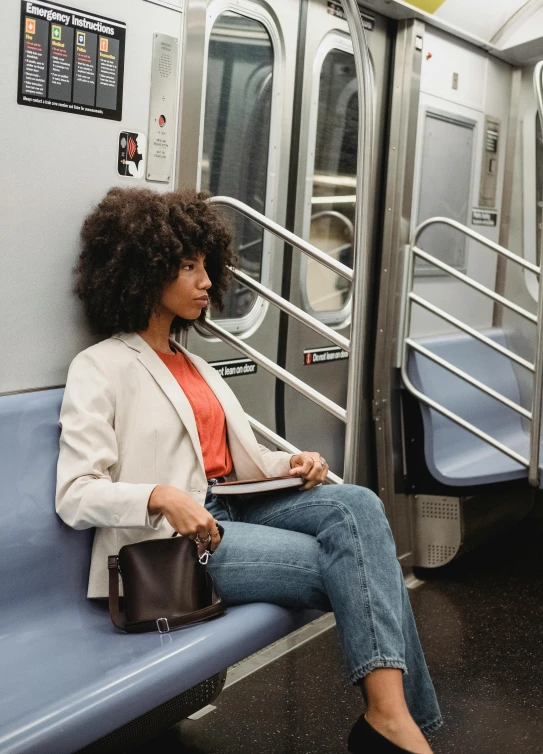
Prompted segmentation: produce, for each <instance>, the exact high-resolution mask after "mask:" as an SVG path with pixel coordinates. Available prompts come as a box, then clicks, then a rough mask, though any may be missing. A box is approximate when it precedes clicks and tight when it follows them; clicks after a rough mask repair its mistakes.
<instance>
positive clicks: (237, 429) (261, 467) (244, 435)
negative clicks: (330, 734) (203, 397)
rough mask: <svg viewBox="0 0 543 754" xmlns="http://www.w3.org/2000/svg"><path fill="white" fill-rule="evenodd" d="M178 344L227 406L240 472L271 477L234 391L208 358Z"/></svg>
mask: <svg viewBox="0 0 543 754" xmlns="http://www.w3.org/2000/svg"><path fill="white" fill-rule="evenodd" d="M174 345H175V347H176V348H178V349H179V350H180V351H182V352H183V353H184V354H185V356H186V357H187V358H188V359H190V361H191V362H192V363H193V364H194V366H195V367H196V369H197V370H198V371H199V372H200V374H201V375H202V377H203V378H204V380H205V381H206V382H207V384H208V385H209V387H210V388H211V389H212V390H213V392H214V393H215V395H216V396H217V398H218V400H219V402H220V404H221V405H222V407H223V410H224V415H225V417H226V424H227V429H228V445H229V448H230V452H231V454H232V460H233V461H234V466H235V468H236V471H237V473H238V475H241V476H242V477H244V478H248V479H252V478H258V477H267V476H268V473H267V470H266V466H265V464H264V459H263V458H262V453H261V452H260V448H259V447H258V443H257V441H256V439H255V436H254V433H253V430H252V429H251V425H250V424H249V421H248V419H247V415H246V414H245V411H244V410H243V408H242V407H241V405H240V403H239V401H238V399H237V398H236V396H235V395H234V393H233V392H232V390H231V389H230V388H229V387H228V385H227V384H226V382H225V381H224V380H223V378H222V377H221V376H220V375H219V373H218V372H217V370H216V369H213V367H212V366H210V365H209V364H208V363H207V362H206V361H205V360H204V359H202V358H200V357H199V356H195V355H194V354H192V353H189V351H187V350H186V349H185V348H183V347H182V346H180V345H179V343H174Z"/></svg>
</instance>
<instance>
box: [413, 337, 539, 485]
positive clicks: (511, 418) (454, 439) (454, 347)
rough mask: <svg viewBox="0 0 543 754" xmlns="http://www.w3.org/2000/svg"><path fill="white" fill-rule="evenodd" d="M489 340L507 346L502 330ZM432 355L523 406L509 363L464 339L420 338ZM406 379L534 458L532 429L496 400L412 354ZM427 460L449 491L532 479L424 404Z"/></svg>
mask: <svg viewBox="0 0 543 754" xmlns="http://www.w3.org/2000/svg"><path fill="white" fill-rule="evenodd" d="M484 334H485V335H486V336H487V337H489V338H491V339H492V340H494V341H495V342H496V343H499V344H500V345H502V346H504V347H505V346H506V342H505V335H504V333H503V331H502V330H500V329H497V328H494V329H492V330H489V331H485V332H484ZM417 341H418V342H419V343H420V344H421V345H423V346H425V348H427V349H428V350H430V351H432V352H433V353H435V354H437V355H438V356H441V358H443V359H446V360H447V361H449V362H451V363H452V364H454V365H455V366H456V367H458V368H460V369H462V370H463V371H464V372H467V374H469V375H470V376H472V377H475V378H476V379H478V380H480V381H481V382H483V383H484V384H486V385H487V386H488V387H491V388H493V389H494V390H496V391H497V392H499V393H501V394H502V395H504V396H505V397H506V398H509V399H510V400H512V401H514V402H515V403H518V404H520V392H519V386H518V382H517V378H516V375H515V371H514V369H513V364H512V362H511V360H510V359H508V358H507V357H505V356H503V355H501V354H500V353H498V352H497V351H494V350H493V349H492V348H490V347H489V346H487V345H485V344H484V343H481V342H479V341H477V340H475V339H474V338H472V337H470V336H469V335H465V334H463V333H455V334H445V335H437V336H432V337H428V338H419V339H417ZM407 373H408V376H409V379H410V380H411V382H412V383H413V385H414V386H415V387H416V388H417V389H418V390H420V391H421V392H422V393H424V395H426V396H427V397H428V398H433V399H434V400H435V401H436V402H438V403H440V404H441V405H443V406H445V408H448V409H449V410H450V411H453V412H454V413H455V414H458V415H459V416H460V417H462V418H463V419H465V420H466V421H469V422H470V423H471V424H474V425H475V426H476V427H478V428H479V429H482V430H483V431H484V432H487V433H488V434H489V435H491V436H492V437H494V438H495V439H496V440H499V441H500V442H502V443H503V444H504V445H506V446H508V447H509V448H511V449H512V450H515V451H516V452H517V453H519V454H521V455H523V456H524V457H528V455H529V428H528V427H524V426H523V419H522V418H521V416H520V415H519V414H518V413H517V412H516V411H514V410H512V409H510V408H508V407H507V406H505V405H503V404H502V403H500V402H499V401H497V400H495V399H494V398H491V397H490V396H488V395H486V394H485V393H483V392H481V391H480V390H478V389H477V388H475V387H473V386H472V385H470V384H468V383H467V382H465V381H464V380H462V379H460V378H459V377H456V376H455V375H454V374H452V373H451V372H449V371H448V370H446V369H444V368H443V367H441V366H439V365H438V364H435V363H434V362H432V361H430V359H428V358H426V357H425V356H423V355H422V354H420V353H417V352H416V351H413V350H411V352H410V354H409V360H408V365H407ZM420 406H421V411H422V419H423V425H424V454H425V460H426V465H427V466H428V469H429V471H430V473H431V474H432V476H433V477H434V478H435V479H437V480H438V481H439V482H442V483H443V484H446V485H451V486H453V487H456V486H470V485H478V484H488V483H491V482H504V481H508V480H512V479H523V478H527V476H528V472H527V469H526V467H524V466H523V465H522V464H519V463H518V462H517V461H514V460H513V459H512V458H510V457H509V456H507V455H505V454H504V453H502V452H500V451H499V450H497V449H496V448H494V447H492V446H491V445H489V444H488V443H486V442H484V441H483V440H480V439H479V438H478V437H476V436H475V435H473V434H472V433H471V432H468V431H467V430H465V429H463V428H462V427H460V426H459V425H457V424H455V423H454V422H452V421H450V419H447V418H446V417H445V416H443V415H442V414H440V413H438V412H437V411H435V410H434V409H431V408H430V407H428V406H427V405H426V404H424V403H422V402H421V404H420Z"/></svg>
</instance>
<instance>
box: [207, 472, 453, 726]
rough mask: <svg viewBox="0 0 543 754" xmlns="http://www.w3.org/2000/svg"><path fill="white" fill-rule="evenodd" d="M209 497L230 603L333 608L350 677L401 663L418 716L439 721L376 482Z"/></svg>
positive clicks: (220, 583)
mask: <svg viewBox="0 0 543 754" xmlns="http://www.w3.org/2000/svg"><path fill="white" fill-rule="evenodd" d="M205 505H206V508H207V510H208V511H209V512H210V513H211V514H212V515H213V516H214V517H215V518H216V519H217V521H220V523H221V525H222V526H223V527H224V537H223V540H222V542H221V544H220V546H219V547H218V549H217V551H216V552H215V553H214V555H213V557H212V558H210V561H209V566H208V567H209V570H210V572H211V573H212V575H213V578H214V580H215V583H216V585H217V589H218V591H219V593H220V594H221V596H222V598H223V599H224V601H225V602H226V604H230V605H238V604H242V603H246V602H274V603H276V604H279V605H284V606H285V607H291V608H317V609H319V610H325V611H328V610H333V611H334V615H335V618H336V623H337V628H338V632H339V637H340V640H341V643H342V645H343V650H344V654H345V659H346V664H347V670H348V674H349V678H350V680H351V681H352V682H353V683H359V682H360V681H361V679H362V678H364V676H366V675H367V674H368V673H370V672H371V671H372V670H375V669H376V668H399V669H401V670H402V671H403V672H404V674H403V679H404V691H405V697H406V700H407V705H408V707H409V710H410V712H411V714H412V716H413V718H414V720H415V722H416V723H417V724H418V725H419V727H420V728H421V729H422V730H423V731H424V732H429V731H431V730H434V729H435V728H437V727H439V725H440V724H441V714H440V711H439V706H438V703H437V699H436V695H435V691H434V687H433V684H432V681H431V679H430V675H429V673H428V668H427V666H426V661H425V659H424V655H423V653H422V648H421V646H420V642H419V638H418V634H417V629H416V626H415V621H414V618H413V613H412V611H411V605H410V602H409V596H408V594H407V590H406V588H405V585H404V580H403V574H402V570H401V568H400V565H399V563H398V561H397V559H396V548H395V545H394V540H393V537H392V532H391V531H390V527H389V525H388V521H387V519H386V516H385V513H384V507H383V504H382V503H381V501H380V500H379V498H378V497H377V496H376V495H374V493H373V492H371V491H370V490H368V489H365V488H364V487H356V486H354V485H347V484H345V485H322V486H318V487H313V488H312V489H311V490H306V491H302V492H300V491H299V490H293V491H289V490H287V491H282V492H270V493H267V494H258V495H236V496H229V497H228V498H227V497H226V496H224V497H222V498H220V497H217V496H214V495H212V494H211V492H210V491H209V489H208V494H207V498H206V504H205Z"/></svg>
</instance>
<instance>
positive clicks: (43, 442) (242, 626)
mask: <svg viewBox="0 0 543 754" xmlns="http://www.w3.org/2000/svg"><path fill="white" fill-rule="evenodd" d="M62 392H63V391H62V390H60V389H55V390H44V391H39V392H33V393H23V394H19V395H7V396H2V397H0V467H1V468H0V489H1V494H0V751H1V752H2V754H15V752H17V753H19V752H32V754H68V753H69V752H75V751H79V750H81V749H85V750H87V751H89V752H90V751H110V750H114V749H115V748H116V744H115V740H116V739H115V736H116V735H117V740H118V743H119V744H124V745H125V746H126V745H127V740H128V739H127V736H129V735H130V734H133V733H134V731H137V730H138V725H139V726H140V730H147V729H148V728H149V725H151V723H152V724H153V725H155V726H156V724H157V720H158V721H159V723H160V721H163V723H164V725H163V726H162V727H167V725H168V724H169V725H171V724H173V723H174V722H177V721H178V720H179V719H180V718H181V717H183V716H186V715H187V714H191V712H194V711H196V709H198V708H199V707H203V706H205V705H206V704H207V703H208V702H209V701H210V700H211V699H212V698H213V696H214V695H215V694H216V693H217V692H218V691H219V690H220V687H221V685H222V682H223V680H224V673H223V671H224V670H225V669H226V668H227V667H228V666H230V665H232V664H234V663H236V662H238V661H239V660H241V659H243V658H244V657H247V656H248V655H250V654H252V653H253V652H255V651H257V650H259V649H261V648H263V647H264V646H266V645H267V644H269V643H270V642H273V641H275V640H277V639H279V638H281V637H282V636H284V635H285V634H288V633H289V632H291V631H293V630H295V629H296V628H299V627H300V626H301V625H303V624H304V623H307V622H309V621H310V620H313V619H314V618H316V617H318V615H319V614H320V613H318V612H317V611H309V610H306V611H292V610H287V609H284V608H281V607H279V606H277V605H271V604H264V603H262V604H252V605H242V606H237V607H232V608H230V609H229V610H228V612H227V614H226V615H224V616H221V617H220V618H217V619H215V620H212V621H210V622H207V623H202V624H200V625H195V626H190V627H187V628H184V629H181V630H179V631H175V632H172V633H170V634H158V633H147V634H135V635H128V634H122V633H119V632H117V631H116V630H115V629H114V627H113V626H112V624H111V622H110V620H109V614H108V611H107V606H106V605H105V604H102V603H101V602H98V601H93V600H88V599H87V598H86V587H87V577H88V569H89V563H90V551H91V545H92V536H93V532H92V531H91V530H87V531H74V530H72V529H70V528H69V527H68V526H66V525H65V524H64V523H63V522H62V521H61V520H60V519H59V517H58V516H57V515H56V513H55V510H54V494H55V475H56V462H57V455H58V438H59V433H60V430H59V426H58V419H59V411H60V404H61V400H62ZM183 700H185V701H186V703H187V704H188V707H187V704H185V702H184V701H183ZM191 705H192V708H191V709H190V706H191ZM176 710H177V714H178V715H179V717H175V715H176ZM182 710H188V711H185V712H183V711H182ZM172 714H173V718H172ZM142 716H143V717H142ZM131 721H135V722H134V723H133V724H132V725H131ZM123 726H124V727H123ZM142 726H143V727H142ZM104 737H105V738H104ZM99 739H100V741H98V740H99ZM93 742H98V743H95V744H93ZM86 747H88V749H86Z"/></svg>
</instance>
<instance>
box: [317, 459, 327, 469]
mask: <svg viewBox="0 0 543 754" xmlns="http://www.w3.org/2000/svg"><path fill="white" fill-rule="evenodd" d="M319 460H320V462H321V466H322V468H323V469H324V467H325V466H326V461H325V460H324V458H323V457H322V456H321V457H320V459H319Z"/></svg>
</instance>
